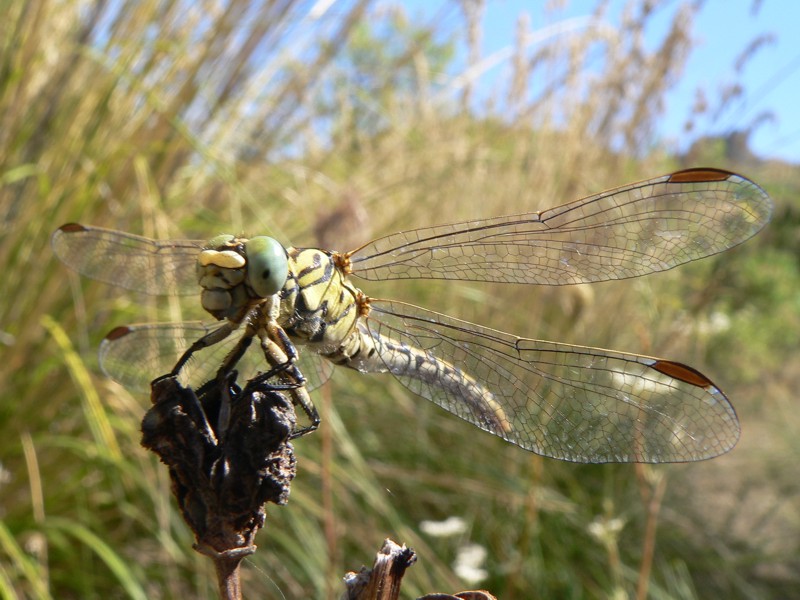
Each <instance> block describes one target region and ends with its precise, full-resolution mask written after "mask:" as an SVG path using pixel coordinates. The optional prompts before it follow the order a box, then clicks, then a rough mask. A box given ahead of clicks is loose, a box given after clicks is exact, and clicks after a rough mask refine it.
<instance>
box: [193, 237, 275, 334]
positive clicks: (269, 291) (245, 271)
mask: <svg viewBox="0 0 800 600" xmlns="http://www.w3.org/2000/svg"><path fill="white" fill-rule="evenodd" d="M288 274H289V261H288V258H287V254H286V249H285V248H284V247H283V246H281V244H280V243H279V242H278V241H277V240H274V239H272V238H270V237H266V236H258V237H254V238H250V239H243V238H237V237H234V236H232V235H219V236H217V237H215V238H212V239H211V240H209V242H208V244H206V247H205V248H204V249H203V251H202V252H200V255H199V257H198V259H197V279H198V282H199V283H200V287H202V288H203V291H202V295H201V302H202V305H203V308H205V309H206V310H207V311H208V312H209V313H211V314H212V315H214V316H215V317H216V318H217V319H226V318H233V319H236V318H241V317H243V316H244V313H246V312H247V311H248V310H249V309H250V308H251V307H252V306H254V305H255V304H258V303H259V302H261V301H262V300H264V299H265V298H269V297H270V296H273V295H275V294H277V293H278V292H279V291H280V290H281V288H282V287H283V284H284V283H285V282H286V277H287V276H288Z"/></svg>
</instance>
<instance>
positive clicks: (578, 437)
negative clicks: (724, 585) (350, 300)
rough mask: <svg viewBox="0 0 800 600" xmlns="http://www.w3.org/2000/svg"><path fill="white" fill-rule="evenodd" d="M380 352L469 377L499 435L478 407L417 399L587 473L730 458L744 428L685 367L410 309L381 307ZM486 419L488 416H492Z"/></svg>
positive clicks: (375, 323)
mask: <svg viewBox="0 0 800 600" xmlns="http://www.w3.org/2000/svg"><path fill="white" fill-rule="evenodd" d="M370 307H371V310H370V313H369V316H368V317H367V320H366V325H367V328H368V330H369V332H370V334H371V336H372V337H373V338H374V339H375V340H376V344H377V345H378V346H379V349H381V348H380V346H381V345H382V344H383V345H384V349H385V348H386V346H387V345H389V344H391V345H394V346H400V347H403V346H405V347H411V348H418V349H420V350H422V351H423V352H424V354H425V360H430V361H440V362H441V361H443V362H444V363H446V364H447V365H448V367H446V368H443V369H441V371H442V372H447V371H449V372H451V373H457V374H467V375H468V376H470V377H471V378H472V380H474V381H475V382H478V383H480V384H481V385H482V386H483V387H484V389H485V402H484V404H485V406H486V407H490V408H491V407H494V410H495V412H496V414H497V415H498V419H496V422H497V423H500V424H504V425H505V427H500V426H492V425H491V424H490V422H487V419H485V418H483V417H482V415H481V411H480V410H475V409H474V408H473V407H474V405H475V402H474V401H471V402H470V401H467V400H465V398H463V397H460V396H458V395H456V394H454V393H453V392H452V391H448V389H447V386H440V385H435V384H433V383H430V382H426V381H424V380H421V379H419V378H413V377H409V376H400V377H398V379H399V380H400V382H401V383H402V384H403V385H404V386H405V387H407V388H408V389H410V390H411V391H412V392H414V393H415V394H418V395H420V396H422V397H424V398H427V399H428V400H432V401H433V402H435V403H436V404H438V405H439V406H441V407H443V408H445V409H446V410H448V411H450V412H451V413H453V414H455V415H457V416H459V417H461V418H462V419H465V420H467V421H469V422H471V423H473V424H475V425H477V426H478V427H481V428H482V429H485V430H487V431H490V432H491V433H493V434H495V435H498V436H500V437H502V438H504V439H506V440H508V441H509V442H512V443H514V444H517V445H519V446H521V447H523V448H525V449H527V450H531V451H533V452H536V453H537V454H541V455H544V456H550V457H553V458H558V459H562V460H569V461H574V462H587V463H603V462H654V463H655V462H682V461H693V460H701V459H706V458H711V457H713V456H717V455H719V454H722V453H724V452H726V451H728V450H730V449H731V448H732V447H733V446H734V445H735V444H736V441H737V440H738V437H739V423H738V420H737V418H736V414H735V412H734V409H733V407H732V406H731V404H730V403H729V402H728V399H727V398H726V397H725V395H724V394H723V393H722V392H721V391H720V390H719V388H717V387H716V386H715V385H714V384H713V383H712V382H711V381H710V380H709V379H707V378H706V377H705V376H704V375H702V374H701V373H699V372H697V371H695V370H694V369H692V368H691V367H687V366H685V365H681V364H679V363H675V362H671V361H667V360H661V359H656V358H650V357H645V356H638V355H635V354H624V353H621V352H613V351H610V350H603V349H599V348H589V347H582V346H571V345H568V344H559V343H554V342H546V341H542V340H532V339H525V338H519V337H515V336H513V335H509V334H507V333H502V332H499V331H495V330H492V329H488V328H485V327H481V326H479V325H475V324H473V323H469V322H466V321H460V320H457V319H454V318H451V317H447V316H445V315H442V314H438V313H434V312H431V311H427V310H425V309H422V308H420V307H418V306H414V305H409V304H404V303H400V302H391V301H379V300H372V301H371V304H370ZM484 412H485V410H484Z"/></svg>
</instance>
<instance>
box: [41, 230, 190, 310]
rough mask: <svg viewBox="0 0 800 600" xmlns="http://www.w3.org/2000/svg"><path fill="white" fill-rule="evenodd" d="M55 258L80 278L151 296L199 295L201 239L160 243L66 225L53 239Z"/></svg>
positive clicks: (116, 232)
mask: <svg viewBox="0 0 800 600" xmlns="http://www.w3.org/2000/svg"><path fill="white" fill-rule="evenodd" d="M51 244H52V247H53V251H54V252H55V254H56V256H58V258H59V259H60V260H61V261H62V262H63V263H64V264H66V265H67V266H69V267H71V268H72V269H74V270H75V271H77V272H78V273H80V274H82V275H85V276H86V277H90V278H92V279H96V280H98V281H102V282H105V283H108V284H111V285H116V286H119V287H123V288H125V289H129V290H133V291H137V292H144V293H146V294H154V295H162V294H195V293H198V292H199V290H200V288H199V286H198V284H197V275H196V262H197V255H198V254H199V252H200V249H201V248H202V247H203V245H204V242H203V241H201V240H170V241H156V240H151V239H149V238H146V237H142V236H138V235H133V234H130V233H124V232H122V231H114V230H112V229H103V228H101V227H88V226H85V225H79V224H77V223H70V224H68V225H62V226H61V227H59V228H58V229H57V230H56V231H55V232H54V233H53V235H52V238H51Z"/></svg>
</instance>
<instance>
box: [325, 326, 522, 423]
mask: <svg viewBox="0 0 800 600" xmlns="http://www.w3.org/2000/svg"><path fill="white" fill-rule="evenodd" d="M324 356H325V357H326V358H327V359H329V360H331V361H333V362H334V363H335V364H337V365H340V366H345V367H349V368H351V369H355V370H356V371H359V372H361V373H391V374H392V375H395V376H396V377H398V378H400V379H401V380H402V382H403V384H404V385H406V386H407V387H409V388H410V389H411V390H413V391H414V392H415V393H417V394H419V395H420V396H422V397H424V398H428V399H430V400H433V401H434V402H436V403H437V404H439V405H441V406H443V407H444V408H446V409H447V410H449V411H450V412H453V413H454V414H457V415H459V416H460V417H462V418H464V419H466V420H468V421H470V422H472V423H475V424H479V426H480V427H481V428H483V429H486V430H488V431H490V432H492V433H495V434H496V435H500V436H501V437H503V435H504V434H505V433H508V432H510V431H511V430H512V426H511V421H510V419H509V418H508V416H507V415H506V413H505V411H504V410H503V408H502V407H501V406H500V404H499V403H498V402H497V401H496V400H495V397H494V394H492V392H491V391H489V389H488V388H487V387H486V386H484V385H482V384H481V383H480V382H478V381H477V380H476V379H475V378H473V377H472V376H470V375H469V374H468V373H465V372H464V371H462V370H461V369H459V368H458V367H456V366H455V365H453V364H451V363H449V362H447V361H445V360H442V359H440V358H438V357H436V356H435V355H433V354H432V353H430V352H427V351H425V350H422V349H420V348H415V347H413V346H410V345H408V344H405V343H403V342H397V341H394V340H392V339H390V338H388V337H385V336H383V335H381V334H380V333H377V332H371V331H370V330H369V328H368V326H367V325H365V324H363V323H359V324H358V326H357V327H356V329H354V330H353V332H352V333H351V334H350V335H349V336H348V337H347V339H346V340H345V341H344V342H343V343H342V344H341V345H340V346H339V348H337V349H336V350H335V351H334V352H331V353H328V354H324ZM453 397H455V398H458V399H459V402H457V403H456V402H453V401H452V400H450V398H453ZM468 413H469V414H468Z"/></svg>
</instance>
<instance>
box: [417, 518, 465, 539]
mask: <svg viewBox="0 0 800 600" xmlns="http://www.w3.org/2000/svg"><path fill="white" fill-rule="evenodd" d="M419 528H420V530H422V532H423V533H427V534H428V535H429V536H431V537H450V536H454V535H461V534H462V533H464V532H465V531H466V530H467V522H466V521H464V519H462V518H461V517H447V518H446V519H445V520H444V521H422V522H421V523H420V524H419Z"/></svg>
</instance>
